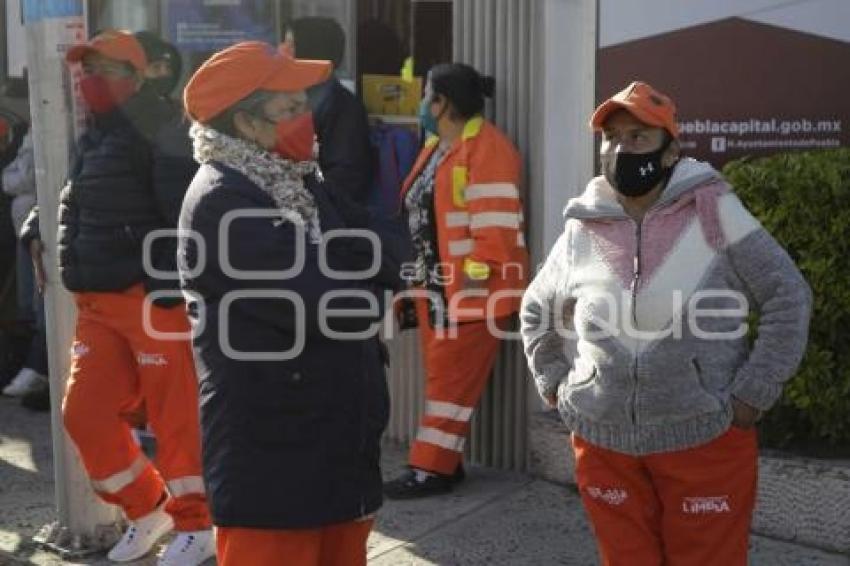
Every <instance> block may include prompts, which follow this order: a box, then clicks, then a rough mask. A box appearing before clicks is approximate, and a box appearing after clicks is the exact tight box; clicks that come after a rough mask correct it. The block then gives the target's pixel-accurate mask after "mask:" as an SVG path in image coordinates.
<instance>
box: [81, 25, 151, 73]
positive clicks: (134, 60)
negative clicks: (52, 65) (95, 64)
mask: <svg viewBox="0 0 850 566" xmlns="http://www.w3.org/2000/svg"><path fill="white" fill-rule="evenodd" d="M89 53H100V54H101V55H103V56H104V57H109V58H110V59H115V60H117V61H126V62H127V63H130V64H131V65H133V66H134V67H135V68H136V69H137V70H139V71H144V70H145V68H146V67H147V66H148V58H147V56H145V50H144V49H143V48H142V44H141V43H139V40H137V39H136V36H135V35H133V34H132V33H131V32H129V31H126V30H118V29H109V30H104V31H102V32H100V33H99V34H97V35H96V36H94V37H93V38H91V40H89V42H88V43H81V44H79V45H75V46H73V47H72V48H71V49H69V50H68V53H67V54H66V55H65V60H66V61H68V62H69V63H78V62H80V61H82V60H83V58H84V57H85V56H86V55H88V54H89Z"/></svg>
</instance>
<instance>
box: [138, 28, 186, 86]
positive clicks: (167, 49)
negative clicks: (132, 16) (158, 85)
mask: <svg viewBox="0 0 850 566" xmlns="http://www.w3.org/2000/svg"><path fill="white" fill-rule="evenodd" d="M133 35H134V36H135V37H136V41H138V42H139V44H140V45H141V46H142V49H144V51H145V58H147V60H148V63H156V62H158V61H165V62H167V63H168V66H169V68H170V69H171V81H170V82H169V84H170V88H168V89H167V90H168V91H171V90H174V87H175V86H177V83H178V82H179V81H180V74H181V73H182V72H183V57H181V56H180V50H179V49H177V47H176V46H174V45H173V44H171V43H169V42H167V41H165V40H164V39H162V38H161V37H159V36H158V35H157V34H155V33H153V32H151V31H146V30H143V31H137V32H136V33H134V34H133Z"/></svg>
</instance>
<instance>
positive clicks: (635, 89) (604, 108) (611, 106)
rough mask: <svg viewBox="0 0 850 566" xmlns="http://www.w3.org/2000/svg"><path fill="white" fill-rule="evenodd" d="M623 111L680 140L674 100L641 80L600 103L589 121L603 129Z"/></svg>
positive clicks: (593, 125) (595, 127) (591, 124)
mask: <svg viewBox="0 0 850 566" xmlns="http://www.w3.org/2000/svg"><path fill="white" fill-rule="evenodd" d="M620 109H624V110H627V111H628V112H630V113H631V114H632V115H633V116H634V117H635V118H637V119H638V120H640V121H641V122H643V123H644V124H648V125H650V126H656V127H658V128H664V129H665V130H667V131H668V132H670V135H672V136H673V137H674V138H677V137H679V124H678V122H677V121H676V105H675V104H673V100H672V99H671V98H670V97H669V96H667V95H665V94H662V93H660V92H658V91H657V90H655V89H654V88H652V87H651V86H649V85H648V84H646V83H644V82H641V81H635V82H633V83H632V84H630V85H629V86H627V87H626V88H624V89H623V90H621V91H620V92H618V93H617V94H615V95H614V96H612V97H611V98H609V99H608V100H606V101H605V102H603V103H602V104H600V105H599V107H598V108H597V109H596V111H595V112H594V113H593V116H592V117H591V118H590V127H591V128H593V129H594V130H601V129H602V127H603V125H604V124H605V121H606V120H607V119H608V116H609V115H610V114H611V113H612V112H614V111H616V110H620Z"/></svg>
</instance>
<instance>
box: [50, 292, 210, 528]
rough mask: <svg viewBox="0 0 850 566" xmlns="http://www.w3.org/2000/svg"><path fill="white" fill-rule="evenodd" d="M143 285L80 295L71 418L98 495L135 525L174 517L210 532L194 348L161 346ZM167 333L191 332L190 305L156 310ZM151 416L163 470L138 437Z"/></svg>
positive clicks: (67, 417) (159, 327) (68, 398)
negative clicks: (139, 426)
mask: <svg viewBox="0 0 850 566" xmlns="http://www.w3.org/2000/svg"><path fill="white" fill-rule="evenodd" d="M144 298H145V292H144V290H143V289H142V287H141V286H136V287H133V288H131V289H129V290H127V291H125V292H123V293H80V294H78V295H76V301H77V307H78V311H79V314H78V317H77V329H76V336H75V338H74V345H73V349H72V359H71V374H70V376H69V378H68V385H67V389H66V392H65V400H64V403H63V406H62V412H63V417H64V422H65V429H66V430H67V431H68V434H69V436H70V437H71V439H72V440H73V441H74V443H75V444H76V446H77V450H78V451H79V453H80V457H81V458H82V461H83V465H84V466H85V468H86V471H87V472H88V474H89V478H90V479H91V481H92V485H93V487H94V489H95V492H96V493H97V494H98V495H99V496H100V497H101V498H102V499H103V500H104V501H107V502H109V503H112V504H115V505H119V506H120V507H121V508H122V509H123V510H124V512H125V514H126V515H127V518H128V519H130V520H135V519H138V518H139V517H143V516H144V515H147V514H148V513H150V512H151V511H153V510H154V509H155V508H156V506H157V504H158V503H159V502H160V501H161V500H162V499H163V497H164V495H165V494H166V488H167V490H168V492H169V493H170V498H169V499H168V502H167V504H166V508H165V509H166V511H167V512H168V513H170V514H171V515H172V517H173V518H174V522H175V527H176V529H177V530H179V531H194V530H202V529H206V528H209V526H210V517H209V511H208V509H207V502H206V495H205V492H204V485H203V481H202V479H201V441H200V423H199V417H198V390H197V387H198V380H197V377H196V374H195V367H194V363H193V361H192V352H191V348H190V345H189V342H188V341H187V340H185V339H183V340H176V341H175V340H160V339H156V338H153V337H151V336H149V335H148V333H147V332H146V330H145V328H144V323H143V309H144V305H143V302H144ZM150 326H151V327H152V328H153V329H155V330H156V331H158V332H169V333H184V335H186V334H187V333H188V332H189V321H188V319H187V317H186V312H185V309H184V308H182V307H180V306H177V307H174V308H172V309H164V308H159V307H155V306H151V307H150ZM142 412H143V413H144V414H145V415H146V417H147V420H148V422H149V423H150V426H151V428H152V429H153V432H154V435H155V436H156V440H157V457H156V467H154V465H153V464H152V463H151V462H149V461H148V460H147V458H146V457H145V456H144V454H143V453H142V451H141V449H140V448H139V446H138V444H137V443H136V442H135V440H134V439H133V436H132V435H131V429H130V424H129V422H133V421H135V420H138V416H139V414H140V413H142Z"/></svg>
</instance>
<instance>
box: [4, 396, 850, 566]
mask: <svg viewBox="0 0 850 566" xmlns="http://www.w3.org/2000/svg"><path fill="white" fill-rule="evenodd" d="M403 459H404V453H403V451H402V450H401V449H399V448H397V447H393V446H388V447H387V450H386V456H385V473H386V474H387V476H388V477H391V476H393V475H395V474H396V473H398V472H399V471H400V470H401V467H402V465H403ZM52 518H53V470H52V465H51V453H50V434H49V422H48V417H47V416H46V415H43V414H41V415H37V414H33V413H29V412H27V411H24V410H22V409H20V408H19V407H18V405H17V404H16V403H15V402H13V401H11V400H8V399H0V564H38V565H45V566H47V565H49V566H53V565H56V564H62V562H61V561H60V560H58V559H57V558H56V557H55V556H53V555H51V554H47V553H44V552H42V551H40V550H37V549H35V548H33V546H32V545H31V544H30V543H29V542H28V541H29V537H31V536H32V535H33V534H34V533H35V532H36V531H37V530H38V529H39V528H40V527H41V526H42V525H44V524H46V523H48V522H50V521H51V520H52ZM750 557H751V564H753V565H755V566H850V558H848V557H847V556H841V555H835V554H829V553H825V552H822V551H819V550H816V549H811V548H805V547H801V546H797V545H793V544H788V543H784V542H778V541H772V540H768V539H764V538H760V537H755V538H754V539H753V542H752V552H751V554H750ZM154 562H155V561H154V560H153V559H152V558H151V559H147V560H143V561H139V562H137V563H135V564H137V565H139V566H142V565H144V566H147V565H150V564H154ZM82 563H84V564H103V563H105V561H103V560H102V559H92V560H89V561H86V562H82ZM69 564H70V563H69ZM369 564H370V565H374V566H407V565H411V566H414V565H415V566H425V565H434V564H437V565H451V566H454V565H457V566H462V565H470V566H472V565H487V566H501V565H511V566H512V565H517V566H520V565H529V566H531V565H534V566H541V565H559V564H560V565H575V566H592V565H594V564H596V554H595V550H594V546H593V539H592V537H591V535H590V531H589V529H588V526H587V522H586V520H585V517H584V514H583V512H582V510H581V506H580V504H579V501H578V498H577V496H576V495H575V493H574V492H572V491H571V490H570V489H568V488H566V487H564V486H560V485H555V484H552V483H548V482H545V481H540V480H534V479H532V478H529V477H526V476H522V475H519V474H510V473H504V472H498V471H493V470H485V469H472V470H470V473H469V480H468V481H467V483H466V484H465V485H464V486H463V487H462V488H461V489H459V490H457V491H456V492H455V493H453V494H451V495H447V496H444V497H440V498H435V499H431V500H425V501H417V502H404V503H389V504H387V505H386V506H385V507H384V509H383V510H382V512H381V514H380V516H379V519H378V523H377V527H376V530H375V532H374V533H373V535H372V537H371V538H370V540H369ZM695 566H698V565H695Z"/></svg>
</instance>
